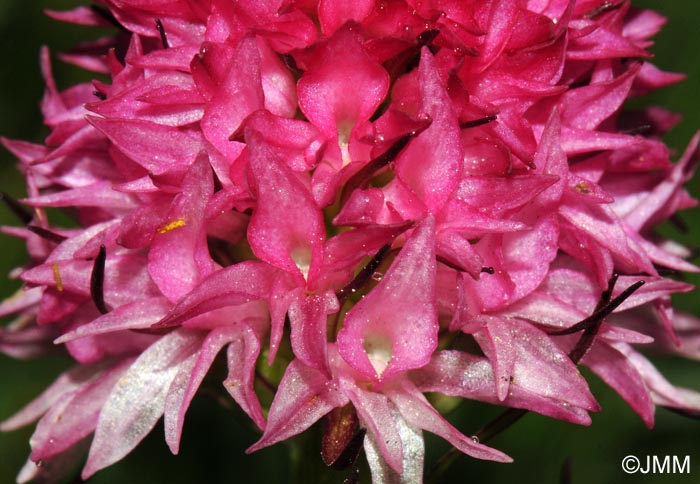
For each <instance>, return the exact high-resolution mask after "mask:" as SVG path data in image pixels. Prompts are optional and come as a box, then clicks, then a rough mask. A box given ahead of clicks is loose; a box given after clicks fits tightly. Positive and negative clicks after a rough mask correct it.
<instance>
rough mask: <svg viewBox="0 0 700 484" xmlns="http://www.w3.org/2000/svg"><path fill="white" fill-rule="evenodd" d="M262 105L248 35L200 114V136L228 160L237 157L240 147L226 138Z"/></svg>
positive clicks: (256, 64) (253, 45)
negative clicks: (202, 114) (201, 133)
mask: <svg viewBox="0 0 700 484" xmlns="http://www.w3.org/2000/svg"><path fill="white" fill-rule="evenodd" d="M221 67H222V66H219V68H221ZM263 103H264V95H263V85H262V80H261V77H260V52H259V50H258V45H257V42H256V41H255V38H254V37H252V36H250V37H246V38H244V39H243V40H241V41H240V43H239V44H238V46H237V48H236V52H235V53H234V55H233V59H231V62H229V63H228V70H227V72H226V75H225V77H224V79H222V82H221V84H220V85H219V86H218V90H217V91H216V93H215V94H214V97H213V99H212V100H211V102H210V103H209V104H208V105H207V108H206V109H205V111H204V116H203V118H202V132H203V133H204V136H206V138H207V140H209V142H210V143H211V144H213V145H214V146H215V147H216V149H218V150H219V151H220V152H221V153H223V154H224V155H226V157H227V158H228V159H230V160H233V159H235V158H237V157H238V154H239V153H240V147H236V146H235V145H234V144H232V143H231V142H230V141H229V137H230V136H231V134H232V133H234V132H235V131H236V130H237V129H238V127H239V126H240V125H241V123H242V122H243V120H244V119H245V118H246V116H248V115H249V114H250V113H252V112H253V111H257V110H258V109H261V108H262V107H263Z"/></svg>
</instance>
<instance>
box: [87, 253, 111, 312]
mask: <svg viewBox="0 0 700 484" xmlns="http://www.w3.org/2000/svg"><path fill="white" fill-rule="evenodd" d="M105 262H107V248H106V247H105V246H104V245H101V246H100V251H99V252H98V254H97V257H95V263H94V264H93V266H92V274H91V275H90V296H91V297H92V302H94V303H95V307H97V310H98V311H99V312H100V313H102V314H107V313H108V312H109V310H108V309H107V305H106V304H105V296H104V281H105Z"/></svg>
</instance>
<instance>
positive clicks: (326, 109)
mask: <svg viewBox="0 0 700 484" xmlns="http://www.w3.org/2000/svg"><path fill="white" fill-rule="evenodd" d="M327 3H330V2H327ZM388 88H389V75H388V74H387V72H386V71H385V70H384V69H383V68H382V67H381V66H380V65H379V64H377V63H375V62H374V61H373V60H372V59H370V57H369V56H368V55H367V53H366V52H365V50H364V48H363V47H362V44H361V38H360V36H359V35H358V34H357V33H355V32H353V30H352V28H349V27H344V28H341V29H339V30H338V31H336V32H335V34H334V35H333V37H331V38H330V40H329V41H328V44H327V45H326V46H325V49H324V50H323V54H322V56H321V57H320V58H319V62H318V63H316V64H315V65H313V66H312V67H311V68H309V70H307V71H306V72H305V73H304V75H303V76H302V77H301V79H299V82H298V84H297V92H298V95H299V106H300V107H301V110H302V111H303V112H304V114H305V115H306V117H307V118H308V119H309V120H310V121H311V122H312V123H313V124H314V125H315V126H316V127H317V128H318V129H319V130H321V132H322V133H323V134H324V135H326V137H328V138H329V139H336V138H337V137H338V136H340V137H341V141H342V138H344V139H345V140H347V139H348V138H349V137H350V132H351V131H352V129H353V128H354V127H355V126H356V124H357V123H358V122H361V121H365V120H367V119H369V117H370V116H371V115H372V114H373V113H374V111H375V110H376V109H377V107H378V106H379V104H380V103H381V102H382V101H383V100H384V97H385V96H386V93H387V90H388ZM346 143H347V141H346Z"/></svg>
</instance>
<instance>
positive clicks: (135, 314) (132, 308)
mask: <svg viewBox="0 0 700 484" xmlns="http://www.w3.org/2000/svg"><path fill="white" fill-rule="evenodd" d="M171 306H172V304H171V303H170V302H168V300H166V299H165V298H162V297H159V298H146V299H139V300H137V301H134V302H133V303H130V304H124V305H123V306H119V307H118V308H117V309H115V310H113V311H110V312H109V313H107V314H105V315H102V316H100V317H99V318H96V319H94V320H93V321H91V322H90V323H88V324H84V325H82V326H78V327H77V328H76V329H74V330H72V331H69V332H68V333H65V334H63V335H61V337H60V338H58V339H56V341H55V343H56V344H60V343H66V342H68V341H71V340H74V339H79V338H84V337H86V336H95V335H99V334H107V333H111V332H114V331H123V330H126V329H143V328H149V327H151V326H152V325H154V324H155V323H157V322H158V321H160V320H161V319H162V318H163V316H165V315H166V314H167V313H168V310H169V309H170V307H171Z"/></svg>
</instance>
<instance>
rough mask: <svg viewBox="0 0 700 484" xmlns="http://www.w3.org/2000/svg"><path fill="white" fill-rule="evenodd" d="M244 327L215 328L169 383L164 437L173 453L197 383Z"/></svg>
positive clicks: (178, 445)
mask: <svg viewBox="0 0 700 484" xmlns="http://www.w3.org/2000/svg"><path fill="white" fill-rule="evenodd" d="M243 331H245V328H241V327H240V326H238V325H236V326H226V327H221V328H217V329H215V330H214V331H212V332H211V333H209V335H208V336H207V337H206V339H205V340H204V341H203V342H202V347H201V349H200V350H199V352H197V353H195V354H193V355H192V356H190V357H189V358H188V359H187V361H186V362H183V364H182V365H181V367H180V371H179V372H178V375H177V377H176V378H175V380H174V381H173V383H172V385H171V386H170V390H169V392H168V397H167V399H166V400H165V412H164V423H165V441H166V442H167V443H168V447H170V451H171V452H172V453H173V454H177V453H178V451H179V448H180V438H181V436H182V426H183V424H184V421H185V414H186V413H187V409H188V408H189V406H190V403H191V402H192V399H193V398H194V396H195V394H196V393H197V390H198V389H199V386H200V385H201V383H202V381H203V380H204V377H205V376H206V374H207V372H208V371H209V368H210V367H211V365H212V363H213V362H214V359H215V358H216V355H218V354H219V351H220V350H221V348H223V347H224V346H225V345H227V344H228V343H230V342H231V341H233V340H235V339H238V338H241V337H242V336H241V333H242V332H243Z"/></svg>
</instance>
